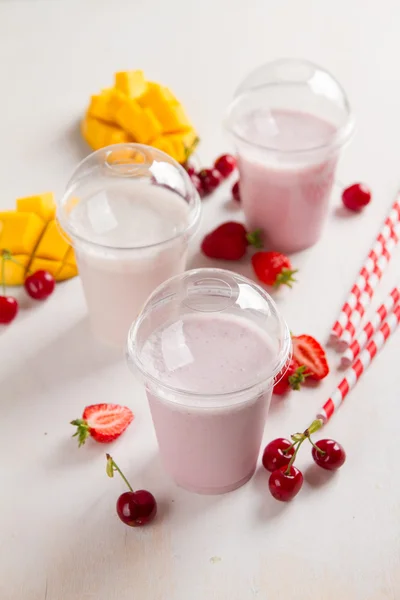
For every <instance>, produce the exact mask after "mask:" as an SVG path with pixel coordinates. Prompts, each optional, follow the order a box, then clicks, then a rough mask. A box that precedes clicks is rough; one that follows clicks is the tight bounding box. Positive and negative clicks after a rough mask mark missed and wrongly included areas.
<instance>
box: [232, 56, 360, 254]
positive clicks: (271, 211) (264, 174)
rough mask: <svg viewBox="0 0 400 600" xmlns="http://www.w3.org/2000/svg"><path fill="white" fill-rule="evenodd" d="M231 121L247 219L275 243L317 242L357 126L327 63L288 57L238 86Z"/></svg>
mask: <svg viewBox="0 0 400 600" xmlns="http://www.w3.org/2000/svg"><path fill="white" fill-rule="evenodd" d="M226 126H227V129H228V131H229V132H230V134H231V136H232V137H233V140H234V143H235V146H236V149H237V153H238V167H239V173H240V196H241V202H242V206H243V210H244V213H245V216H246V220H247V224H248V226H249V227H250V229H251V230H253V229H256V228H261V229H262V230H263V231H264V234H265V240H266V243H267V245H268V246H269V247H270V249H271V250H279V251H282V252H295V251H298V250H302V249H304V248H307V247H309V246H312V245H313V244H314V243H315V242H316V241H317V240H318V239H319V237H320V235H321V233H322V229H323V225H324V223H325V221H326V218H327V214H328V208H329V200H330V196H331V192H332V185H333V182H334V178H335V172H336V166H337V162H338V159H339V156H340V153H341V151H342V148H343V147H344V145H345V144H346V142H348V140H349V139H350V137H351V134H352V132H353V129H354V123H353V117H352V114H351V110H350V106H349V102H348V99H347V97H346V94H345V92H344V90H343V88H342V87H341V86H340V84H339V83H338V82H337V81H336V79H335V78H334V77H333V76H332V75H331V74H330V73H328V71H326V70H325V69H323V68H321V67H318V66H317V65H314V64H313V63H310V62H308V61H304V60H296V59H281V60H277V61H274V62H270V63H267V64H265V65H263V66H262V67H260V68H258V69H256V70H255V71H253V72H252V73H251V74H250V75H249V76H248V77H247V78H246V79H245V80H244V81H243V82H242V83H241V84H240V86H239V87H238V89H237V90H236V93H235V95H234V98H233V101H232V103H231V104H230V106H229V108H228V114H227V118H226Z"/></svg>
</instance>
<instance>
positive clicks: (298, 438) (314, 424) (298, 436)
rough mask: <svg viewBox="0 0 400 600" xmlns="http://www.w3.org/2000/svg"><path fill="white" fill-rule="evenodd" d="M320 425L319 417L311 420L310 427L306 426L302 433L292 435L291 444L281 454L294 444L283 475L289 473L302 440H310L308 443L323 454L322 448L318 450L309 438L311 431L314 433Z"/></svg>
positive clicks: (321, 423)
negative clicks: (293, 449)
mask: <svg viewBox="0 0 400 600" xmlns="http://www.w3.org/2000/svg"><path fill="white" fill-rule="evenodd" d="M322 425H323V422H322V421H321V419H315V421H313V422H312V423H311V425H310V427H307V429H306V430H305V431H304V432H303V433H295V434H293V435H292V440H293V444H292V445H291V446H290V447H289V448H286V449H285V450H283V454H285V452H288V451H289V450H291V449H292V448H294V447H295V446H296V450H295V451H294V453H293V456H292V458H291V459H290V461H289V464H288V466H287V469H286V471H285V475H290V469H291V467H292V465H293V463H294V461H295V460H296V456H297V453H298V451H299V448H300V446H301V445H302V443H303V442H304V440H307V439H308V440H309V441H310V444H312V445H313V446H314V448H316V449H317V450H318V452H322V453H323V454H325V452H324V451H323V450H320V449H319V448H318V446H316V445H315V444H314V442H313V441H312V440H311V437H310V435H311V433H315V432H316V431H318V429H321V427H322Z"/></svg>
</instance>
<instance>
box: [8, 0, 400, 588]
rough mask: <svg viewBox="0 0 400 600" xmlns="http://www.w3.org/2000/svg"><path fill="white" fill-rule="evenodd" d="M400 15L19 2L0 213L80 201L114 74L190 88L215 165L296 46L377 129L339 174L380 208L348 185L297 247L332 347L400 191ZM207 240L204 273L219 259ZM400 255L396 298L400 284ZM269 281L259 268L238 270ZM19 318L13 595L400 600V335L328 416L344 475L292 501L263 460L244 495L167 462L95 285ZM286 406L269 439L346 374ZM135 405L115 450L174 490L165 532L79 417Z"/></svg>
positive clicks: (227, 211) (69, 287)
mask: <svg viewBox="0 0 400 600" xmlns="http://www.w3.org/2000/svg"><path fill="white" fill-rule="evenodd" d="M399 26H400V8H399V4H398V2H397V0H380V2H375V1H374V0H352V2H345V0H336V2H321V1H317V0H314V1H313V0H302V2H299V1H298V0H286V1H281V2H277V1H273V0H252V1H251V2H247V3H243V2H242V0H240V1H239V0H218V2H216V1H215V0H203V1H202V2H185V1H184V0H165V1H162V0H158V1H156V0H154V1H153V2H138V1H135V0H125V1H124V0H119V2H108V1H107V2H106V1H104V0H93V1H92V0H65V1H62V0H52V1H51V0H47V1H46V0H26V1H25V2H22V1H4V2H0V75H1V94H0V118H1V125H0V131H1V137H0V140H1V147H0V173H1V177H0V184H1V190H0V208H1V209H3V208H4V209H6V208H11V207H13V204H14V200H15V198H17V197H19V196H24V195H30V194H33V193H37V192H41V191H47V190H53V191H54V192H55V193H57V194H60V193H61V192H62V190H63V187H64V185H65V183H66V181H67V178H68V177H69V175H70V173H71V171H72V170H73V168H74V166H75V165H76V164H77V162H78V161H79V160H80V159H81V158H82V157H83V156H84V155H85V154H86V152H87V148H85V146H84V144H83V143H82V142H81V140H80V137H79V134H78V132H77V122H78V119H79V118H80V116H81V114H82V111H83V110H84V107H85V105H86V103H87V101H88V98H89V95H90V94H91V93H94V92H95V91H96V90H99V89H100V88H102V87H105V86H106V85H107V84H108V83H109V82H110V81H111V78H112V75H113V72H114V71H116V70H121V69H127V68H128V69H129V68H143V69H144V70H145V72H146V74H147V75H148V76H149V77H151V78H154V79H155V80H160V81H162V82H165V84H167V85H168V86H170V87H171V88H172V89H173V90H174V92H175V93H176V94H177V95H178V97H180V98H182V100H183V101H184V104H185V106H186V107H187V109H188V111H189V113H190V115H191V117H192V119H193V121H194V123H195V124H196V126H197V127H198V130H199V132H200V135H201V137H202V144H201V146H200V150H199V152H200V156H201V159H202V161H203V162H204V164H205V163H207V162H209V161H211V159H212V158H214V157H215V156H216V155H217V154H218V153H220V152H222V151H226V150H229V149H230V145H229V141H228V140H227V139H226V137H225V136H224V133H223V131H222V127H221V119H222V116H223V111H224V108H225V106H226V105H227V103H228V101H229V99H230V97H231V95H232V93H233V90H234V88H235V86H236V85H237V84H238V82H239V81H240V80H241V78H242V77H243V76H244V75H245V74H246V73H247V72H248V71H249V70H250V69H251V68H253V67H255V66H256V65H258V64H260V63H262V62H264V61H266V60H271V59H273V58H276V57H279V56H298V57H305V58H309V59H311V60H314V61H315V62H318V63H320V64H321V65H324V66H326V67H327V68H328V69H329V70H331V71H332V72H333V73H334V74H335V75H336V76H337V77H338V78H339V80H340V81H341V82H342V83H343V85H344V87H345V88H346V90H347V91H348V94H349V96H350V99H351V101H352V104H353V107H354V110H355V113H356V117H357V126H358V129H357V134H356V136H355V138H354V141H353V143H352V145H351V146H350V147H349V149H348V150H347V152H346V153H345V155H344V157H343V160H342V162H341V165H340V168H339V174H338V179H339V180H340V181H341V182H344V183H352V182H354V181H357V180H363V181H366V182H367V183H369V185H370V186H371V187H372V189H373V191H374V199H373V203H372V204H371V206H370V207H368V209H367V210H365V212H364V213H363V214H362V215H360V216H349V215H345V214H344V211H342V209H341V208H340V200H339V197H340V184H339V185H338V186H336V188H335V193H334V197H333V199H332V211H331V214H330V217H329V223H328V227H327V229H326V231H325V235H324V237H323V240H322V241H321V242H320V243H319V244H318V246H316V247H315V248H313V249H312V250H310V251H307V252H304V253H302V254H301V255H298V256H296V257H295V258H294V262H295V264H296V266H298V267H299V268H300V275H299V283H298V284H297V285H296V287H295V289H293V291H290V290H284V291H282V292H281V293H279V294H278V296H277V301H278V303H279V306H280V308H281V310H282V311H283V314H284V315H285V317H286V319H287V320H288V322H289V325H290V327H291V329H292V330H294V331H295V332H297V333H312V334H314V335H316V336H317V337H319V338H320V339H321V340H326V338H327V335H328V332H329V327H330V325H331V324H332V322H333V319H334V317H335V315H336V313H337V310H338V308H339V306H340V304H341V302H342V299H343V296H344V294H345V292H346V291H347V289H348V287H349V285H350V284H351V282H352V280H353V279H354V276H355V273H356V270H357V269H358V267H359V266H360V263H361V260H362V259H363V257H364V255H365V253H366V251H367V249H368V248H369V245H370V243H371V241H372V238H373V236H374V234H375V232H376V230H377V228H378V226H379V223H380V222H381V220H382V218H383V216H384V215H385V213H386V211H387V207H388V204H389V203H390V202H391V201H392V198H393V196H394V193H395V190H396V186H397V185H398V184H399V180H400V172H399V121H400V116H399V115H400V112H399V106H400V77H399V68H398V57H399V52H400V36H399ZM241 217H242V215H241V213H240V211H239V210H238V209H237V208H235V207H233V206H232V204H231V203H230V202H229V186H226V187H224V188H221V190H220V191H219V192H218V193H217V194H216V195H215V196H214V197H212V198H210V199H208V200H207V201H205V202H204V216H203V222H202V227H201V231H200V233H199V238H200V236H201V235H202V234H203V233H204V232H205V231H207V230H208V229H210V228H211V227H212V226H214V225H215V224H216V223H218V222H221V221H223V220H226V219H227V218H234V219H240V218H241ZM199 238H198V240H197V241H196V243H195V244H194V246H193V256H192V258H191V261H190V266H192V265H200V264H201V265H203V264H210V263H208V262H207V263H206V262H205V259H202V258H201V257H200V256H199V255H198V252H197V248H198V242H199ZM399 264H400V263H399V257H398V256H397V258H396V259H395V260H394V261H393V264H392V266H391V270H390V273H388V274H387V275H386V276H385V278H384V281H383V283H382V285H381V287H380V290H379V296H380V297H379V298H376V299H375V302H376V303H377V302H378V301H379V299H381V298H382V297H383V296H384V295H385V293H386V291H387V290H389V288H390V286H391V284H392V283H394V282H395V279H396V270H398V268H399ZM238 268H239V270H240V271H241V272H243V273H245V274H250V269H249V265H248V263H246V262H243V264H240V265H238ZM18 296H19V297H20V298H21V304H22V309H21V312H20V315H19V316H18V319H17V320H16V322H15V323H13V324H12V325H11V326H10V327H8V328H3V330H2V331H1V332H0V403H1V410H0V424H1V433H0V456H1V460H0V548H1V550H0V598H1V600H203V599H208V600H211V599H216V600H256V599H257V600H258V599H260V600H261V599H262V600H336V599H337V598H340V599H341V600H384V599H385V600H386V599H390V600H394V599H398V598H400V558H399V557H400V526H399V519H400V469H399V458H398V455H399V454H398V453H399V452H400V445H399V442H398V432H399V425H398V423H399V421H398V419H399V417H400V402H399V398H400V396H399V391H398V390H399V379H398V369H399V361H398V356H399V352H400V334H399V335H397V336H395V337H394V338H393V339H392V340H391V341H390V342H389V343H388V346H387V347H386V349H385V350H384V353H383V354H382V355H381V356H380V357H378V358H377V359H376V362H375V364H374V366H373V368H372V369H371V370H370V371H369V372H368V374H366V375H365V376H364V377H363V379H362V381H360V383H359V384H358V385H357V388H356V389H355V390H354V392H353V393H352V394H351V396H350V397H349V398H348V400H347V402H346V405H345V406H344V407H342V409H341V411H340V412H339V413H338V414H337V415H336V416H335V418H334V419H333V420H332V421H331V423H330V424H329V426H328V427H327V430H326V433H327V434H328V435H329V436H331V437H334V438H337V439H338V440H339V441H341V442H342V443H343V445H344V446H345V448H346V450H347V453H348V461H347V464H346V466H345V467H344V468H343V469H342V471H341V472H340V473H337V475H336V476H334V477H324V476H323V473H322V474H321V473H319V474H318V473H317V471H316V470H315V469H313V468H309V466H308V465H309V463H310V460H309V459H310V457H309V454H308V452H307V451H304V453H303V454H302V455H301V458H300V465H301V467H302V468H303V469H304V472H305V479H306V482H305V485H304V488H303V490H302V492H301V494H300V495H299V496H298V497H297V499H296V500H295V501H294V502H293V503H291V504H290V505H283V504H279V503H277V502H275V501H274V500H273V499H272V498H271V497H270V496H269V493H268V490H267V474H266V473H265V472H263V471H262V470H260V471H259V472H257V474H256V475H255V477H254V479H253V480H252V481H251V482H250V483H248V484H247V485H246V486H245V487H243V488H242V489H240V490H238V491H236V492H234V493H231V494H228V495H226V496H221V497H201V496H196V495H192V494H189V493H187V492H184V491H182V490H179V489H177V488H176V487H175V486H174V485H173V484H172V483H171V481H170V480H169V479H168V477H167V476H166V474H165V473H164V471H163V469H162V467H161V465H160V462H159V458H158V455H157V447H156V441H155V437H154V433H153V430H152V426H151V421H150V416H149V411H148V407H147V405H146V401H145V396H144V393H143V390H142V388H141V386H140V385H139V384H138V383H137V382H136V381H135V380H134V378H133V376H132V375H131V373H130V372H129V371H128V368H127V366H126V365H125V363H124V360H123V358H121V357H120V356H119V354H118V353H117V354H115V353H113V352H112V351H110V350H108V349H107V348H103V347H100V346H99V345H98V344H96V343H95V341H94V340H93V339H92V338H91V336H90V332H89V330H88V323H87V317H86V309H85V304H84V300H83V295H82V290H81V285H80V281H79V279H75V280H73V281H69V282H66V283H65V284H62V285H59V286H57V290H56V293H55V294H54V295H53V296H52V297H51V298H50V299H49V301H48V302H46V303H44V304H37V305H35V306H33V305H30V304H29V302H28V301H27V300H26V299H23V296H22V294H20V293H18ZM329 358H330V361H331V365H332V373H331V375H330V376H329V378H328V380H326V381H325V382H324V383H323V385H321V386H320V387H319V388H316V389H313V390H305V391H302V392H301V393H299V394H294V393H293V394H292V396H290V397H289V398H288V399H287V400H285V401H283V402H281V403H277V404H275V405H274V406H273V407H272V409H271V412H270V416H269V419H268V424H267V428H266V432H265V440H266V441H267V440H269V439H272V438H274V437H276V436H278V435H289V434H290V433H292V432H294V431H296V430H298V429H300V428H302V427H304V426H305V425H306V424H307V423H308V421H309V420H310V419H311V418H312V417H313V415H314V413H315V411H316V410H317V409H318V408H319V406H320V405H321V403H322V402H323V401H325V399H326V398H327V396H328V395H329V393H330V392H331V390H332V388H333V386H334V385H335V382H337V380H338V373H337V372H336V364H337V362H338V359H337V356H336V355H335V354H334V353H332V352H330V354H329ZM97 402H118V403H123V404H128V405H129V406H131V407H132V409H133V410H134V412H135V414H136V420H135V421H134V423H133V425H132V426H131V427H130V428H129V430H128V431H127V432H126V434H125V435H124V436H123V437H122V438H121V439H120V440H119V441H118V442H116V443H115V444H114V445H113V446H112V454H113V456H114V458H115V459H116V460H117V462H118V463H119V464H120V466H121V467H122V468H124V469H125V470H126V472H127V474H128V475H129V477H130V479H131V481H132V483H133V485H134V486H135V487H137V488H140V487H145V488H148V489H150V490H151V491H152V492H153V493H154V494H155V496H156V497H157V499H158V501H159V504H160V511H159V517H158V518H157V521H156V522H154V525H153V526H151V527H148V528H143V529H137V530H136V529H130V528H127V527H125V526H124V525H123V524H122V523H120V522H119V520H118V518H117V516H116V513H115V508H114V506H115V501H116V499H117V496H118V494H119V493H120V492H121V491H122V490H123V489H124V488H123V483H122V482H121V481H119V480H118V479H116V480H110V479H108V478H107V477H106V474H105V458H104V452H105V448H104V447H103V446H100V445H96V444H95V443H88V444H87V445H86V446H85V447H84V448H81V449H80V450H78V448H77V445H76V443H75V440H74V441H72V440H71V438H70V436H71V434H72V427H71V426H70V425H69V421H70V420H71V419H72V418H75V417H78V416H79V415H80V414H81V412H82V409H83V407H84V406H85V405H86V404H90V403H97Z"/></svg>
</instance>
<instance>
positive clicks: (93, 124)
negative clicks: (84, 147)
mask: <svg viewBox="0 0 400 600" xmlns="http://www.w3.org/2000/svg"><path fill="white" fill-rule="evenodd" d="M97 123H98V121H97V119H95V118H94V117H89V115H86V116H85V117H84V118H83V119H82V121H81V134H82V137H83V138H84V140H85V141H86V142H87V144H88V145H89V146H90V147H91V148H92V149H93V150H98V149H99V148H101V146H100V145H99V144H98V140H97V138H98V135H97Z"/></svg>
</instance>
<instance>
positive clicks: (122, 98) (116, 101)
mask: <svg viewBox="0 0 400 600" xmlns="http://www.w3.org/2000/svg"><path fill="white" fill-rule="evenodd" d="M127 99H128V96H127V95H126V94H123V93H122V92H121V91H120V90H116V89H115V88H113V89H112V90H110V95H109V99H108V107H109V112H110V116H111V121H112V122H113V123H114V124H117V120H116V114H117V112H118V111H119V109H120V108H121V107H122V105H123V104H125V102H126V100H127Z"/></svg>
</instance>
